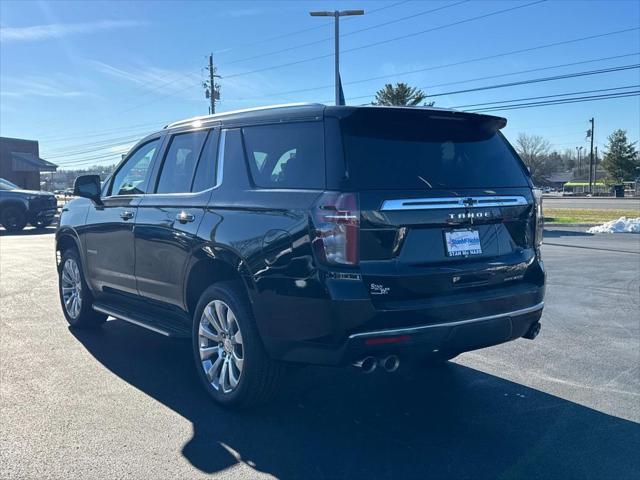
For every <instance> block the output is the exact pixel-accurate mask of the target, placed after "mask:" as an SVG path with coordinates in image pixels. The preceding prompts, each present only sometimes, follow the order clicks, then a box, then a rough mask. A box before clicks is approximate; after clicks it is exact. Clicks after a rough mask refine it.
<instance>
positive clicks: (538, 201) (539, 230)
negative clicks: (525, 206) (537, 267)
mask: <svg viewBox="0 0 640 480" xmlns="http://www.w3.org/2000/svg"><path fill="white" fill-rule="evenodd" d="M533 202H534V205H533V206H534V208H535V213H536V231H535V236H534V242H535V247H536V251H537V253H538V254H540V246H541V245H542V235H543V231H544V214H543V213H542V190H540V189H537V188H534V189H533Z"/></svg>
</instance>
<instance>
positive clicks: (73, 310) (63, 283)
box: [58, 248, 107, 328]
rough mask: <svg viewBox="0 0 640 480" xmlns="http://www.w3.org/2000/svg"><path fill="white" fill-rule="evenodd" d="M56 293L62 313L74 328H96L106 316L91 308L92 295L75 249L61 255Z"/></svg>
mask: <svg viewBox="0 0 640 480" xmlns="http://www.w3.org/2000/svg"><path fill="white" fill-rule="evenodd" d="M58 293H59V296H60V304H61V305H62V313H64V317H65V318H66V319H67V322H69V325H71V326H72V327H74V328H97V327H99V326H100V325H102V324H103V323H104V322H105V321H106V320H107V316H106V315H104V314H103V313H99V312H96V311H95V310H94V309H93V308H92V305H93V295H91V291H90V290H89V286H88V285H87V282H86V281H85V279H84V274H83V273H82V264H81V263H80V256H79V255H78V251H77V250H76V249H75V248H70V249H68V250H65V251H64V252H63V253H62V256H61V258H60V266H59V267H58Z"/></svg>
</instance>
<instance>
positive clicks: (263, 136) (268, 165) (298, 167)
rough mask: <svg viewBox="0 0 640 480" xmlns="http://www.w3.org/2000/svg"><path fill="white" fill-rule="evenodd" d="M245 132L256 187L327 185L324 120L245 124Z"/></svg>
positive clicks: (322, 186) (317, 186) (310, 186)
mask: <svg viewBox="0 0 640 480" xmlns="http://www.w3.org/2000/svg"><path fill="white" fill-rule="evenodd" d="M242 133H243V135H244V141H245V146H246V149H247V156H248V157H249V158H248V160H249V169H250V170H251V176H252V177H253V182H254V183H255V184H256V185H257V186H259V187H265V188H309V189H320V188H324V186H325V165H324V130H323V128H322V122H300V123H288V124H279V125H263V126H256V127H245V128H243V129H242Z"/></svg>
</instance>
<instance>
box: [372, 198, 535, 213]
mask: <svg viewBox="0 0 640 480" xmlns="http://www.w3.org/2000/svg"><path fill="white" fill-rule="evenodd" d="M528 204H529V202H527V199H526V198H524V197H522V196H505V195H493V196H482V197H439V198H404V199H399V200H385V201H384V202H382V207H381V208H380V210H382V211H393V210H437V209H446V208H481V207H512V206H518V205H528Z"/></svg>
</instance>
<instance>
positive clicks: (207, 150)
mask: <svg viewBox="0 0 640 480" xmlns="http://www.w3.org/2000/svg"><path fill="white" fill-rule="evenodd" d="M219 136H220V130H217V129H216V130H211V131H210V132H209V136H208V137H207V141H206V143H205V144H204V148H203V149H202V154H201V155H200V160H198V167H197V168H196V174H195V176H194V177H193V185H192V186H191V191H192V192H202V191H204V190H207V189H208V188H212V187H213V186H215V184H216V181H217V179H216V166H217V165H218V161H217V157H218V137H219Z"/></svg>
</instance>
